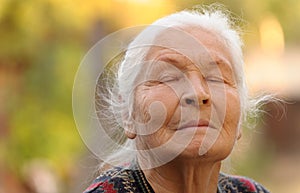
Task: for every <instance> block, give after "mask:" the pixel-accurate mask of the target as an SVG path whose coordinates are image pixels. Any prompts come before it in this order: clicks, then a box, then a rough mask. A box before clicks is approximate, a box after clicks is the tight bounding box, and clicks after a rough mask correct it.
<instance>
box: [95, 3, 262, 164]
mask: <svg viewBox="0 0 300 193" xmlns="http://www.w3.org/2000/svg"><path fill="white" fill-rule="evenodd" d="M152 26H161V27H162V29H163V28H171V27H184V26H199V27H201V28H203V29H206V30H208V31H211V32H214V33H215V34H218V35H219V37H220V38H221V40H222V41H223V42H224V43H225V45H226V46H227V47H228V50H229V51H230V54H231V57H232V61H233V64H232V67H233V73H234V76H235V79H236V83H237V86H238V92H239V97H240V103H241V113H242V116H241V120H240V124H241V123H242V122H243V121H244V119H245V118H246V115H247V113H248V112H250V111H251V112H254V111H255V108H252V107H254V106H255V105H256V104H258V103H259V102H258V101H259V100H260V99H257V100H253V101H251V100H249V99H248V90H247V87H246V81H245V76H244V61H243V53H242V46H243V43H242V40H241V37H240V30H239V28H237V24H236V23H235V20H234V19H233V18H232V17H231V16H230V13H229V12H228V11H226V10H225V11H224V10H223V8H220V7H219V6H217V7H215V6H213V7H201V8H198V9H196V10H185V11H181V12H178V13H174V14H171V15H168V16H166V17H163V18H161V19H159V20H157V21H155V22H154V23H153V24H152V25H150V26H149V27H147V28H146V29H145V30H144V31H142V32H141V33H140V34H139V35H138V36H137V37H136V38H135V39H134V40H133V41H132V42H131V43H130V45H129V46H128V48H127V50H126V52H125V53H123V54H121V55H120V56H118V57H116V59H115V61H112V62H111V63H113V65H112V66H110V68H108V72H107V75H106V77H102V81H99V82H98V85H97V90H96V91H97V92H96V99H97V100H96V107H97V111H98V112H97V113H98V116H99V119H100V121H101V123H103V122H105V125H104V127H105V129H106V132H107V134H108V135H109V136H111V138H113V139H114V140H115V142H116V146H115V147H112V149H111V154H110V155H109V156H108V157H107V159H106V162H108V164H111V165H122V164H123V163H126V162H128V163H129V162H131V161H132V160H133V159H134V158H135V156H136V155H135V154H133V153H130V151H127V150H128V149H135V142H134V140H130V139H127V137H126V136H125V134H124V127H126V125H127V121H129V122H130V120H131V119H130V116H131V114H132V111H133V108H132V101H131V100H133V99H132V98H133V97H132V96H131V95H132V91H133V87H134V83H135V80H136V78H137V76H138V74H139V73H140V71H141V70H142V63H143V60H144V59H145V55H146V54H147V52H148V51H149V49H150V46H141V45H151V43H152V42H153V40H154V39H155V36H156V35H157V33H159V30H158V31H156V32H155V33H153V30H152V29H153V28H152ZM145 37H147V38H145ZM103 88H104V89H103ZM102 125H103V124H102ZM121 146H122V147H121ZM120 147H121V148H120ZM104 164H105V163H104ZM102 166H103V165H102Z"/></svg>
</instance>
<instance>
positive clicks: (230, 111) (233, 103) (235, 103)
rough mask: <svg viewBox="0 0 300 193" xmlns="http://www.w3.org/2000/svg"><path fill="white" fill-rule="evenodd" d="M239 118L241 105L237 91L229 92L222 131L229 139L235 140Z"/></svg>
mask: <svg viewBox="0 0 300 193" xmlns="http://www.w3.org/2000/svg"><path fill="white" fill-rule="evenodd" d="M240 117H241V104H240V98H239V95H238V93H237V91H230V92H228V94H227V101H226V116H225V121H224V129H225V130H226V132H227V133H228V135H229V137H231V138H232V139H236V135H237V133H238V130H239V128H238V127H239V121H240Z"/></svg>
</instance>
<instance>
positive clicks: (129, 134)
mask: <svg viewBox="0 0 300 193" xmlns="http://www.w3.org/2000/svg"><path fill="white" fill-rule="evenodd" d="M125 135H126V136H127V137H128V138H129V139H134V138H135V137H136V134H135V133H133V132H130V131H129V130H128V129H125Z"/></svg>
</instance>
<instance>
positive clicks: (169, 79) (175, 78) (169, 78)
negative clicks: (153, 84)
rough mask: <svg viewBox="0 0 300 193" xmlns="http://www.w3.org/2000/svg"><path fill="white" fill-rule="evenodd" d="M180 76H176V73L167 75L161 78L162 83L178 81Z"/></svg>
mask: <svg viewBox="0 0 300 193" xmlns="http://www.w3.org/2000/svg"><path fill="white" fill-rule="evenodd" d="M178 80H179V77H178V76H174V75H165V76H162V77H161V78H159V82H160V83H165V82H172V81H178Z"/></svg>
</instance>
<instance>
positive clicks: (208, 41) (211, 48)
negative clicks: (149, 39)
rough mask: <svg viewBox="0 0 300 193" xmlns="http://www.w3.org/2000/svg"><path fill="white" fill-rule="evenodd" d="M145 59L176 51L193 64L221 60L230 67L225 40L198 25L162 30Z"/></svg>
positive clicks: (229, 57) (230, 58)
mask: <svg viewBox="0 0 300 193" xmlns="http://www.w3.org/2000/svg"><path fill="white" fill-rule="evenodd" d="M153 45H154V46H152V47H151V48H150V49H149V51H148V53H147V54H146V60H151V59H155V58H157V57H159V56H160V55H161V54H163V53H165V52H166V50H169V51H168V52H172V51H173V52H174V53H175V52H176V53H177V54H178V55H182V56H184V57H186V58H187V59H189V60H190V61H191V62H193V63H194V64H197V63H199V62H200V63H202V64H207V63H210V62H216V61H220V60H222V61H223V62H225V63H228V64H229V65H230V67H231V65H232V56H231V54H230V50H229V48H228V47H227V45H226V43H225V40H224V39H223V38H221V36H220V35H219V34H217V33H215V32H214V31H209V30H206V29H203V28H201V27H199V26H181V27H172V28H168V29H165V30H163V31H162V32H161V33H160V34H159V35H158V36H157V38H156V39H155V40H154V43H153Z"/></svg>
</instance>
